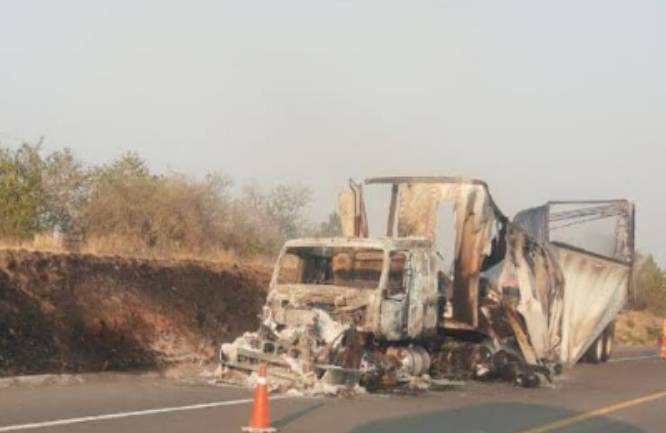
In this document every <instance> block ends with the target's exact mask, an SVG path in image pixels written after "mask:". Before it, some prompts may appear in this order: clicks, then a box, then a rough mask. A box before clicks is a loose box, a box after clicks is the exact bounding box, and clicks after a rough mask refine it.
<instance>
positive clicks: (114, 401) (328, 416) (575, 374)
mask: <svg viewBox="0 0 666 433" xmlns="http://www.w3.org/2000/svg"><path fill="white" fill-rule="evenodd" d="M613 361H614V362H610V363H608V364H602V365H596V366H595V365H579V366H576V367H575V368H573V369H570V370H568V371H567V372H566V374H565V375H564V376H563V377H562V378H561V379H560V380H559V381H558V383H557V384H556V385H555V386H553V387H542V388H538V389H522V388H516V387H514V386H511V385H507V384H500V383H492V384H485V383H467V384H465V385H464V386H461V387H458V388H454V389H447V390H431V391H428V392H426V393H423V394H421V395H416V396H415V395H362V396H356V397H354V398H281V399H275V400H272V401H271V411H272V414H271V416H272V420H273V424H274V425H275V426H276V427H278V428H279V429H280V431H282V432H285V433H289V432H291V433H297V432H303V433H304V432H317V433H328V432H331V433H334V432H353V433H375V432H376V433H379V432H382V433H392V432H395V433H398V432H400V433H402V432H406V433H408V432H414V433H425V432H433V433H434V432H437V433H446V432H450V433H512V432H515V433H547V432H571V433H593V432H594V433H597V432H598V433H601V432H603V433H616V432H617V433H620V432H622V433H639V432H645V433H648V432H652V433H663V432H666V361H663V360H661V359H658V358H657V357H656V355H655V353H654V351H651V353H644V352H636V351H632V352H624V353H622V354H619V355H618V358H616V359H615V360H613ZM250 398H251V392H249V391H247V390H244V389H238V388H233V387H226V386H211V385H204V384H183V383H178V382H174V381H168V380H164V379H157V378H146V377H141V376H140V377H135V376H129V375H128V376H120V377H114V378H113V379H99V380H92V381H87V382H85V383H77V384H69V385H39V386H19V387H10V388H5V389H0V433H1V432H8V431H15V432H37V433H39V432H44V433H60V432H63V433H64V432H71V433H79V432H107V433H118V432H134V433H137V432H147V433H148V432H150V433H172V432H187V433H199V432H201V433H203V432H205V433H213V432H215V433H220V432H239V431H240V428H241V426H243V425H245V424H246V422H247V418H248V415H249V411H250V403H249V402H250Z"/></svg>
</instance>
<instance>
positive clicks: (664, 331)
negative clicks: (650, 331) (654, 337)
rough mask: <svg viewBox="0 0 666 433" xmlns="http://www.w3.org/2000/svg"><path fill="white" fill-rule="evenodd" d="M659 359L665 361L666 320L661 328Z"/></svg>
mask: <svg viewBox="0 0 666 433" xmlns="http://www.w3.org/2000/svg"><path fill="white" fill-rule="evenodd" d="M661 359H666V320H664V323H663V325H662V328H661Z"/></svg>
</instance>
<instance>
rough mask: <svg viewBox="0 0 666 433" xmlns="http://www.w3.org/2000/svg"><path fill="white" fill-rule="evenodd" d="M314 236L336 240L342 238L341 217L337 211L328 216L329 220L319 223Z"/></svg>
mask: <svg viewBox="0 0 666 433" xmlns="http://www.w3.org/2000/svg"><path fill="white" fill-rule="evenodd" d="M314 236H318V237H325V238H334V237H337V236H342V224H341V223H340V215H338V213H337V212H336V211H333V212H331V213H330V214H329V215H328V220H326V221H323V222H321V223H319V227H317V228H316V229H315V231H314Z"/></svg>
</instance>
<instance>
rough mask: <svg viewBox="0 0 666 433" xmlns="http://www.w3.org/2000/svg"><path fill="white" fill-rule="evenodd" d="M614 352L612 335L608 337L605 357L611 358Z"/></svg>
mask: <svg viewBox="0 0 666 433" xmlns="http://www.w3.org/2000/svg"><path fill="white" fill-rule="evenodd" d="M612 351H613V337H611V336H610V335H609V336H607V337H606V350H605V352H606V353H605V355H606V358H607V359H608V358H610V356H611V352H612Z"/></svg>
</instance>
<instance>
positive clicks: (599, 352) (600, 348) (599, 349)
mask: <svg viewBox="0 0 666 433" xmlns="http://www.w3.org/2000/svg"><path fill="white" fill-rule="evenodd" d="M594 351H595V352H596V353H595V355H596V358H597V361H599V360H601V359H603V356H604V340H603V339H602V338H599V339H598V340H597V344H595V346H594Z"/></svg>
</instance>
